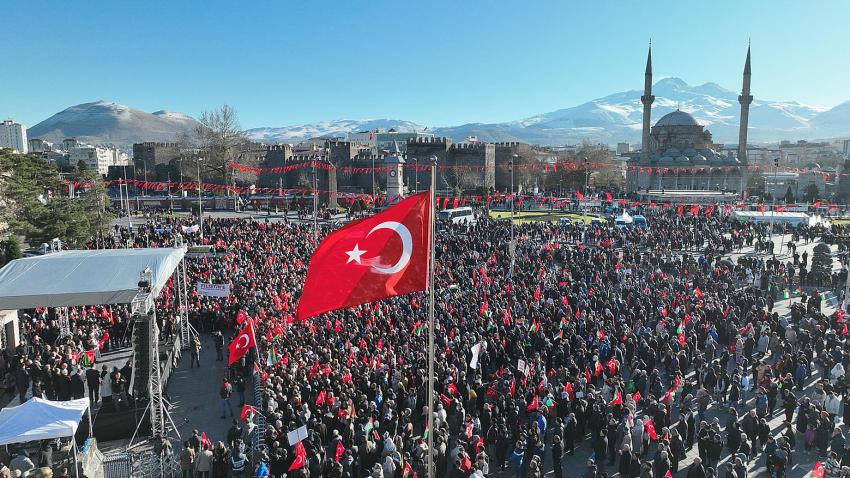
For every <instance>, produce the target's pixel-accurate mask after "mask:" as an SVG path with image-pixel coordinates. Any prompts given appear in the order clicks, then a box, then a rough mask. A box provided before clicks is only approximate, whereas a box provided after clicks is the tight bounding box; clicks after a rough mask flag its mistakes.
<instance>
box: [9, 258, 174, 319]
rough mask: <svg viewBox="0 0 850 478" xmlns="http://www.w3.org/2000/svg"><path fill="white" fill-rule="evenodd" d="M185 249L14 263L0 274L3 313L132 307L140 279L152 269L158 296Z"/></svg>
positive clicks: (24, 259) (28, 259)
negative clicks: (33, 309) (82, 306)
mask: <svg viewBox="0 0 850 478" xmlns="http://www.w3.org/2000/svg"><path fill="white" fill-rule="evenodd" d="M185 252H186V251H185V249H182V248H179V249H178V248H160V249H106V250H92V251H61V252H55V253H52V254H46V255H43V256H36V257H26V258H23V259H17V260H14V261H12V262H10V263H8V264H6V266H5V267H3V268H2V269H0V310H10V309H28V308H34V307H71V306H78V305H94V304H128V303H130V302H131V301H132V300H133V298H134V297H135V296H136V295H137V294H138V291H139V286H138V283H139V278H140V275H141V273H142V271H144V270H145V269H146V268H147V269H150V270H151V273H152V280H151V287H152V289H153V290H152V292H153V294H154V296H156V295H157V294H158V293H159V291H160V290H162V288H163V287H164V286H165V283H166V282H167V281H168V278H169V277H170V276H171V274H172V273H173V272H174V270H175V269H176V268H177V265H178V264H179V263H180V261H181V260H182V259H183V255H184V254H185Z"/></svg>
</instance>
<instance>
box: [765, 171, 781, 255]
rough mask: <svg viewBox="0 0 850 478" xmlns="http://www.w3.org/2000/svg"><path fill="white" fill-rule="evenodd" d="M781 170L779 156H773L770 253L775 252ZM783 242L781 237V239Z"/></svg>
mask: <svg viewBox="0 0 850 478" xmlns="http://www.w3.org/2000/svg"><path fill="white" fill-rule="evenodd" d="M778 172H779V158H778V157H776V158H773V194H771V196H772V197H773V206H772V207H771V208H770V235H769V236H768V240H769V241H770V253H771V255H772V254H773V223H774V221H775V220H776V216H775V215H776V186H777V182H776V176H777V173H778ZM780 242H781V239H780Z"/></svg>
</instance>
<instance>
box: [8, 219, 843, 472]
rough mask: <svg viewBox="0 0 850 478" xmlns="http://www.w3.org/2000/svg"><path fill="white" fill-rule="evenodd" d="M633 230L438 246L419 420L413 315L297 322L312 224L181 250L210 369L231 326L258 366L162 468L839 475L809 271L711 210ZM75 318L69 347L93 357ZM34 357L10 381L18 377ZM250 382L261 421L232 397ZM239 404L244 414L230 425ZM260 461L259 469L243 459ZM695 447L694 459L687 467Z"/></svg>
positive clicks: (831, 378) (451, 231) (414, 308)
mask: <svg viewBox="0 0 850 478" xmlns="http://www.w3.org/2000/svg"><path fill="white" fill-rule="evenodd" d="M647 216H648V218H649V227H648V228H609V227H605V226H601V227H594V228H591V229H589V230H588V231H587V233H585V231H583V230H581V228H576V227H574V226H563V227H562V226H559V225H558V224H548V223H528V224H521V225H516V227H515V237H516V241H517V245H516V249H515V252H514V254H513V255H511V253H510V252H509V247H508V244H509V242H510V240H511V228H510V227H509V225H508V223H507V222H506V221H498V220H492V219H489V218H488V217H486V216H482V217H479V219H478V221H477V223H476V224H474V225H448V224H443V225H441V227H440V228H439V230H438V232H437V239H436V243H435V245H436V247H435V249H436V283H435V288H436V295H435V305H436V312H435V316H436V320H435V323H436V326H435V330H434V333H435V340H436V357H437V358H436V361H435V364H434V368H435V374H436V377H435V387H436V399H435V401H434V403H430V404H429V403H428V400H427V374H426V371H427V369H428V361H427V335H428V331H427V305H426V304H427V300H426V297H425V296H424V294H422V293H415V294H411V295H407V296H402V297H396V298H393V299H388V300H384V301H381V302H378V303H373V304H367V305H363V306H360V307H355V308H352V309H347V310H339V311H335V312H330V313H327V314H324V315H322V316H319V317H316V318H314V319H311V320H308V321H304V322H298V321H296V320H294V314H295V309H296V306H297V302H298V297H299V291H300V288H301V286H302V284H303V280H304V277H305V275H306V270H307V267H308V265H309V258H310V255H311V253H312V251H313V249H314V247H315V243H314V234H313V229H312V224H310V223H309V222H302V221H281V222H267V221H264V220H259V221H245V220H238V219H209V220H205V221H204V231H203V240H201V238H200V234H189V235H188V236H187V239H188V240H189V241H190V242H203V243H204V244H208V245H211V246H213V249H214V250H215V254H214V255H210V256H209V257H207V258H205V259H203V260H191V261H187V263H188V264H189V275H190V283H194V281H202V282H209V283H220V284H231V296H230V297H229V298H227V299H220V298H212V297H199V296H197V295H196V294H193V295H192V297H190V298H189V302H190V306H189V310H190V311H189V317H190V321H191V322H192V323H193V324H194V325H195V327H196V328H197V329H198V330H200V331H202V332H203V333H212V334H214V338H215V339H216V344H217V346H216V347H217V349H219V350H222V349H224V354H225V355H226V345H227V343H229V340H230V339H231V338H232V337H233V335H234V334H235V332H236V331H237V330H238V329H239V328H241V326H242V325H241V324H239V323H237V317H240V318H241V316H243V314H240V313H239V312H240V311H243V312H244V315H247V316H248V317H249V318H250V319H249V320H252V321H253V324H254V327H255V330H256V337H257V342H258V345H257V347H258V351H259V359H257V358H256V357H255V355H254V353H251V354H249V355H247V356H246V357H245V358H243V359H242V360H240V361H239V362H237V363H236V364H234V365H233V366H232V367H230V368H229V371H228V376H227V377H224V378H225V379H226V380H225V381H223V382H222V386H221V391H220V397H219V398H220V400H221V403H222V412H223V413H222V414H223V415H225V416H226V419H231V417H230V416H228V415H230V413H227V412H228V408H229V407H232V408H231V411H232V409H234V408H235V411H236V414H235V415H236V416H234V417H233V418H232V420H233V422H232V426H231V428H230V431H229V432H228V433H227V436H223V437H209V438H210V440H211V441H205V440H202V439H201V438H200V437H193V438H191V439H190V440H189V441H188V442H187V443H186V444H183V448H184V449H181V450H175V451H174V453H179V454H180V457H181V463H182V464H183V465H184V466H185V467H184V470H186V471H187V472H192V471H195V472H197V473H199V474H200V476H247V475H248V474H254V473H256V474H257V476H272V477H282V476H287V477H307V476H310V477H316V476H329V477H362V476H372V477H384V478H389V477H409V476H413V474H414V473H416V474H417V475H418V476H422V477H424V476H426V458H427V455H428V450H427V443H428V434H430V433H433V443H434V448H435V449H434V450H433V454H434V457H435V465H436V468H437V475H436V476H439V477H444V476H450V477H452V478H455V477H457V478H460V477H469V476H473V475H475V476H488V475H494V474H499V473H503V474H513V475H515V476H517V477H519V478H537V477H542V476H543V474H544V473H545V472H547V471H549V470H554V474H555V476H556V478H557V477H561V476H564V470H563V463H564V462H565V461H567V460H570V459H573V458H568V457H570V456H572V455H575V454H579V455H580V456H588V460H587V462H586V464H585V465H583V469H582V470H581V472H580V473H581V474H582V475H583V476H585V477H587V478H601V477H603V476H613V475H615V474H618V473H619V474H620V475H622V476H623V477H624V478H638V477H640V478H646V477H652V478H664V477H666V476H685V474H686V475H687V477H688V478H703V477H717V476H724V477H732V478H744V477H746V476H747V473H748V471H747V470H748V468H749V466H750V465H751V464H752V463H753V462H754V461H755V462H756V463H757V464H758V466H760V467H761V466H764V467H765V470H767V472H769V473H770V474H771V475H775V476H783V475H784V473H785V472H786V470H788V469H789V468H790V467H791V466H792V464H793V459H794V458H793V457H794V456H797V455H795V454H794V452H795V450H796V451H799V450H804V451H805V452H806V453H810V454H812V455H813V457H812V463H813V462H814V461H818V462H821V463H822V464H823V469H824V470H825V473H826V474H827V476H839V475H841V474H846V475H850V468H843V466H850V440H845V439H844V432H843V430H844V427H843V425H842V423H845V424H846V423H847V421H850V416H847V415H846V413H850V407H844V406H843V405H844V402H847V401H848V397H849V396H850V394H848V393H846V390H847V385H848V384H850V376H848V375H847V374H845V373H844V370H846V368H847V367H848V366H850V356H848V351H847V350H848V349H846V348H845V339H844V336H845V334H846V333H847V326H846V325H845V319H844V315H843V314H842V313H841V312H838V313H833V314H829V315H826V314H824V310H825V306H824V304H823V295H822V294H821V292H820V291H818V290H815V289H810V288H808V287H804V284H802V283H801V282H800V273H799V272H800V271H801V270H805V269H806V268H807V267H809V264H808V262H809V261H810V259H809V258H808V257H806V256H804V255H802V254H801V255H797V254H793V255H792V256H790V257H789V258H788V259H784V260H781V259H777V258H776V256H770V255H767V256H765V255H750V254H748V255H743V256H740V257H738V258H736V259H729V256H728V254H730V253H734V252H740V251H741V250H742V248H744V247H747V246H753V245H755V244H764V243H766V242H768V241H769V232H768V228H767V227H766V226H764V225H753V224H744V223H738V222H733V221H732V220H731V219H730V218H729V217H727V216H725V215H723V214H722V212H720V211H718V212H717V213H715V214H713V215H711V216H710V217H708V216H705V215H697V216H690V215H683V216H679V215H678V214H676V211H675V210H669V211H664V212H661V213H659V214H655V215H652V214H647ZM183 223H185V220H184V222H183ZM180 224H181V222H179V221H178V220H175V219H169V218H164V217H163V218H156V217H154V218H152V220H151V222H150V223H149V224H148V225H143V226H141V227H139V228H137V229H136V230H134V231H133V234H132V235H131V234H129V232H128V231H119V234H118V235H117V236H116V237H117V239H116V246H119V247H126V246H131V247H132V246H141V245H144V246H152V247H155V246H170V245H172V244H173V235H174V234H176V233H177V231H179V230H180V229H179V227H178V226H179V225H180ZM328 231H329V227H328V226H324V227H323V228H322V231H321V233H320V236H322V235H324V234H325V233H327V232H328ZM795 233H796V234H797V236H795V237H794V236H790V235H786V236H785V237H786V240H791V241H792V242H793V243H794V244H795V245H797V244H798V243H799V245H801V246H802V245H804V244H806V243H807V242H813V241H814V242H818V241H823V240H825V239H829V238H833V237H839V236H841V235H842V233H843V232H842V231H841V230H840V228H838V227H835V228H833V229H824V228H808V227H803V228H801V229H799V230H797V231H795ZM774 252H777V251H776V250H774ZM328 284H329V286H332V284H333V278H328ZM800 287H802V288H801V289H800V290H799V293H798V294H796V295H795V297H794V298H793V299H792V302H793V303H794V305H793V306H792V307H791V308H790V313H789V314H782V315H780V314H779V313H778V312H777V311H775V310H774V303H775V301H777V300H779V299H781V298H783V292H784V291H787V290H792V291H796V290H798V288H800ZM158 307H159V308H160V310H161V312H160V313H159V314H158V316H159V317H160V319H161V321H162V323H161V324H160V325H161V329H162V330H164V331H166V330H169V329H170V330H173V329H174V327H175V325H174V324H175V320H176V319H175V317H176V313H175V312H174V310H175V307H176V305H175V303H174V300H173V295H172V294H170V293H165V294H163V295H162V296H161V297H160V300H159V304H158ZM113 315H115V311H113ZM75 319H76V320H75V321H74V322H73V323H74V330H75V336H76V334H77V332H76V331H79V333H80V334H82V335H79V339H80V340H82V341H83V342H85V340H86V339H87V338H88V340H91V339H94V340H99V339H98V338H97V334H95V335H94V336H92V337H89V335H88V334H90V333H91V332H92V330H91V327H88V328H87V326H86V325H85V319H83V321H82V322H80V320H81V318H80V317H75ZM99 320H100V319H99ZM104 320H106V319H104ZM122 320H123V319H122ZM116 322H118V323H119V324H120V323H121V320H118V321H116ZM243 323H244V322H243ZM109 330H110V335H112V332H111V329H109ZM116 332H119V331H118V330H116ZM42 335H43V333H40V332H39V331H35V332H34V333H33V335H32V337H30V340H32V341H35V340H36V339H35V337H39V336H42ZM45 338H48V339H49V337H45ZM45 343H47V341H45ZM89 345H92V344H91V343H88V344H85V345H83V346H82V348H83V349H85V347H87V346H89ZM43 347H48V346H47V345H44V346H43ZM51 347H52V346H51ZM33 352H34V350H26V351H24V350H21V351H19V353H18V354H17V355H16V358H15V357H12V358H11V360H12V361H14V360H17V364H18V367H17V368H20V364H25V363H27V362H26V361H27V360H32V359H33V357H34V356H35V355H33ZM45 353H47V354H48V355H52V356H58V355H61V353H58V352H57V351H55V350H53V351H52V352H51V349H50V348H49V347H48V349H47V352H45V351H44V350H43V349H42V350H41V353H40V354H39V355H40V356H41V358H42V361H40V362H39V364H41V363H44V362H47V363H51V364H54V362H51V361H49V360H47V357H44V354H45ZM68 359H69V360H68V367H74V361H73V355H69V356H68ZM224 359H226V357H224ZM61 363H62V362H60V364H61ZM59 367H60V370H61V369H62V366H61V365H59ZM17 368H15V370H17ZM255 378H256V379H258V380H259V381H260V382H261V383H260V384H259V385H260V386H261V387H262V390H263V393H262V396H263V399H262V402H261V403H254V400H253V394H250V393H249V394H248V395H249V397H246V396H245V390H246V389H248V390H250V389H252V388H253V386H254V380H255ZM110 380H111V377H110ZM813 381H814V383H812V382H813ZM242 405H248V406H250V407H252V408H248V409H245V410H244V411H243V413H239V411H240V410H241V409H242ZM429 413H433V414H434V416H435V426H434V430H427V429H426V424H427V418H428V414H429ZM240 415H241V416H240ZM783 415H784V417H783V418H784V421H783V422H782V423H783V425H782V426H781V427H780V428H779V429H773V428H771V425H770V422H771V421H772V420H773V419H774V418H775V417H777V416H779V417H782V416H783ZM260 416H262V417H263V421H264V422H265V424H266V426H265V427H264V428H263V429H261V428H260V427H258V426H257V422H258V421H259V420H258V418H259V417H260ZM302 426H303V427H306V429H307V438H306V439H304V440H303V441H301V442H300V443H299V444H298V445H296V446H293V445H290V443H289V441H288V438H287V434H288V432H291V431H293V430H296V429H298V428H300V427H302ZM257 443H262V444H263V445H264V447H262V448H263V450H264V451H262V452H255V451H254V450H255V446H254V445H256V444H257ZM693 447H697V451H698V453H697V455H698V458H694V459H693V460H691V459H690V458H687V459H686V454H687V452H688V451H689V450H691V449H692V448H693ZM184 457H185V459H184ZM201 457H204V458H201ZM251 463H253V464H254V465H251ZM685 463H686V464H687V466H684V465H683V464H685ZM257 467H259V468H258V469H257ZM576 474H579V473H577V472H576V470H574V469H573V470H571V471H570V475H576Z"/></svg>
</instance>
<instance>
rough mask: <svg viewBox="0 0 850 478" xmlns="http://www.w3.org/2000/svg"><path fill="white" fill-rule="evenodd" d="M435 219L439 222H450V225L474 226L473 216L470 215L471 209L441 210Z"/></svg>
mask: <svg viewBox="0 0 850 478" xmlns="http://www.w3.org/2000/svg"><path fill="white" fill-rule="evenodd" d="M437 218H438V219H440V220H441V221H445V222H448V221H451V222H452V224H469V225H473V224H475V222H476V221H475V214H473V213H472V208H471V207H459V208H457V209H443V210H442V211H440V212H438V213H437Z"/></svg>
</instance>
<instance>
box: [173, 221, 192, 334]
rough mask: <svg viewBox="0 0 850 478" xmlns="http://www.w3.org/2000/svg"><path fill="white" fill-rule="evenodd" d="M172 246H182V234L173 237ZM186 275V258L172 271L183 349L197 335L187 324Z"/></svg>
mask: <svg viewBox="0 0 850 478" xmlns="http://www.w3.org/2000/svg"><path fill="white" fill-rule="evenodd" d="M174 247H184V245H183V237H182V236H177V237H175V239H174ZM186 275H187V274H186V260H185V259H183V260H182V261H180V263H179V264H177V270H175V271H174V276H173V277H174V283H175V284H176V285H177V300H178V314H179V316H180V324H179V328H180V346H181V347H182V348H183V349H184V350H185V349H188V348H189V346H190V345H191V344H192V337H193V336H194V335H197V332H196V331H195V330H194V329H193V328H192V326H191V325H190V324H189V287H188V285H187V282H186ZM193 334H194V335H193Z"/></svg>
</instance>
